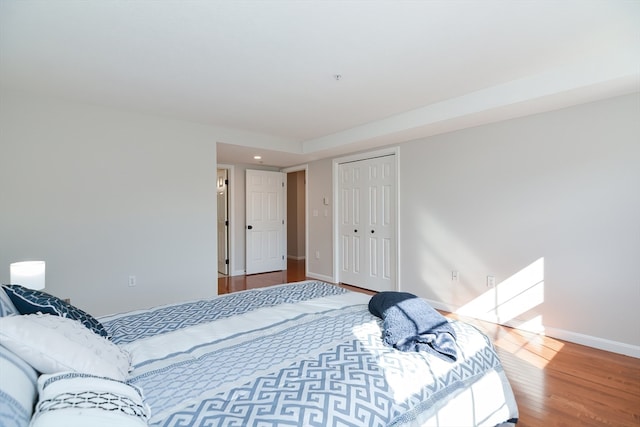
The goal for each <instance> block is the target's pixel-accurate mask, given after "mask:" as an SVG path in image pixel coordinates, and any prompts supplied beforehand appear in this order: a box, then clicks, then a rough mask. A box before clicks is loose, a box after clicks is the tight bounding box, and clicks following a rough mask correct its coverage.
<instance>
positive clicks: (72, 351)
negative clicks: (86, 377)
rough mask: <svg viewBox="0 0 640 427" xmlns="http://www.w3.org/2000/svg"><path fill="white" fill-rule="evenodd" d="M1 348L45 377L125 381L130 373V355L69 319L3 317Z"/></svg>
mask: <svg viewBox="0 0 640 427" xmlns="http://www.w3.org/2000/svg"><path fill="white" fill-rule="evenodd" d="M0 344H2V345H4V346H5V347H7V348H8V349H9V350H11V351H12V352H14V353H15V354H17V355H18V356H20V357H21V358H22V359H24V360H25V361H26V362H27V363H29V364H30V365H31V366H33V367H34V368H35V369H36V370H38V371H40V372H41V373H43V374H54V373H56V372H62V371H74V372H84V373H87V374H92V375H96V376H100V377H108V378H113V379H116V380H124V379H125V377H126V376H127V374H128V373H129V368H130V363H129V354H128V353H127V352H126V351H124V350H121V349H120V347H118V346H117V345H115V344H114V343H112V342H111V341H109V340H108V339H106V338H104V337H101V336H100V335H98V334H96V333H94V332H92V331H90V330H89V329H87V328H85V327H84V326H83V325H82V323H80V322H79V321H77V320H72V319H67V318H66V317H60V316H52V315H49V314H40V313H38V314H28V315H21V316H9V317H0Z"/></svg>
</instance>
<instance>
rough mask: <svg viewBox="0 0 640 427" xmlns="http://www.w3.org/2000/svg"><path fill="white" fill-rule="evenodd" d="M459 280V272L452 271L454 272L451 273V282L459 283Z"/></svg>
mask: <svg viewBox="0 0 640 427" xmlns="http://www.w3.org/2000/svg"><path fill="white" fill-rule="evenodd" d="M458 278H459V276H458V272H457V271H452V272H451V281H452V282H457V281H458Z"/></svg>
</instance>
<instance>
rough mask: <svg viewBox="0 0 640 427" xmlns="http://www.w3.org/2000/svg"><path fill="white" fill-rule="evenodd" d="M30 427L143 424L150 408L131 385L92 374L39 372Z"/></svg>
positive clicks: (133, 426)
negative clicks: (34, 408)
mask: <svg viewBox="0 0 640 427" xmlns="http://www.w3.org/2000/svg"><path fill="white" fill-rule="evenodd" d="M38 391H39V396H40V399H39V401H38V404H37V405H36V410H35V413H34V415H33V420H32V422H31V427H40V426H42V427H44V426H65V427H86V426H91V427H113V426H118V427H146V426H147V422H148V418H149V407H148V406H147V405H145V404H144V401H143V397H142V393H141V392H140V390H139V389H138V388H136V387H134V386H130V385H128V384H126V383H123V382H120V381H115V380H111V379H107V378H100V377H95V376H92V375H86V374H78V373H73V372H63V373H59V374H54V375H41V376H40V379H39V380H38Z"/></svg>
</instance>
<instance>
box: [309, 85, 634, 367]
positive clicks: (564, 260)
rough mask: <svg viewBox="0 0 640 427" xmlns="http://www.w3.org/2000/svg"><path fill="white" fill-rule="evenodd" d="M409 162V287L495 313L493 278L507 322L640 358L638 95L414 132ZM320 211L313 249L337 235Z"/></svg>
mask: <svg viewBox="0 0 640 427" xmlns="http://www.w3.org/2000/svg"><path fill="white" fill-rule="evenodd" d="M399 173H400V248H399V249H400V266H399V268H400V272H401V276H400V287H401V288H402V289H403V290H406V291H409V292H413V293H415V294H418V295H420V296H422V297H425V298H427V299H429V300H431V301H432V302H433V303H434V305H437V306H438V307H439V308H444V309H448V310H452V311H453V310H458V309H460V308H463V309H464V310H465V311H466V313H467V314H474V315H475V316H479V317H485V318H492V317H493V318H494V319H495V317H496V313H495V311H494V310H492V309H493V308H494V307H495V298H496V295H495V294H493V293H492V292H493V290H491V289H488V288H487V287H486V276H487V275H493V276H495V277H496V282H497V283H498V288H497V289H498V296H497V298H499V300H500V301H501V302H504V304H502V305H501V306H500V308H499V311H498V313H497V315H498V316H499V320H500V321H501V322H506V321H509V320H510V318H511V317H512V316H514V315H515V319H513V320H512V321H511V324H521V323H522V322H523V321H532V322H536V321H538V322H541V323H542V325H543V326H544V327H545V331H546V333H547V334H549V335H551V336H556V337H559V338H563V339H567V340H571V341H576V342H582V343H584V344H588V345H593V346H597V347H601V348H605V349H610V350H614V351H619V352H623V353H626V354H633V355H636V356H638V357H640V347H638V346H639V345H640V328H639V327H638V325H640V311H639V310H638V309H637V307H638V304H639V303H640V96H639V95H638V94H634V95H629V96H623V97H618V98H613V99H608V100H604V101H600V102H595V103H590V104H584V105H581V106H576V107H572V108H567V109H563V110H558V111H554V112H549V113H545V114H539V115H535V116H530V117H525V118H520V119H514V120H509V121H505V122H501V123H495V124H490V125H485V126H481V127H476V128H471V129H466V130H462V131H458V132H453V133H448V134H443V135H438V136H434V137H430V138H426V139H422V140H418V141H412V142H407V143H403V144H401V145H400V168H399ZM326 174H327V166H326V161H321V162H316V163H313V164H311V165H310V167H309V183H310V185H309V200H310V205H311V206H310V209H313V206H314V203H315V204H316V205H317V202H318V201H319V200H320V198H321V197H322V194H323V193H325V192H328V191H331V189H330V188H324V187H326V186H322V184H321V182H323V183H324V182H327V181H329V180H328V179H327V175H326ZM314 183H315V184H314ZM310 221H311V224H310V225H309V226H310V239H309V240H310V242H309V247H310V257H312V255H313V253H314V250H315V248H323V247H325V246H326V243H327V242H328V241H329V239H330V238H331V237H330V236H331V235H330V231H329V229H328V228H327V227H326V225H327V224H324V222H323V221H322V218H315V219H314V218H310ZM311 266H312V264H311V263H310V270H312V268H311ZM330 269H331V258H330V257H329V258H323V259H322V260H321V265H319V264H318V263H316V264H315V265H313V271H317V272H323V273H324V274H328V272H329V271H330ZM453 270H457V271H458V272H459V275H460V280H459V281H458V282H457V283H456V282H452V280H451V272H452V271H453ZM510 292H513V293H512V294H510ZM503 299H505V301H502V300H503ZM469 303H473V304H472V305H468V304H469ZM486 303H493V304H486Z"/></svg>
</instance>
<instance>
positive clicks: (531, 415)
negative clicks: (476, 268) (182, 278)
mask: <svg viewBox="0 0 640 427" xmlns="http://www.w3.org/2000/svg"><path fill="white" fill-rule="evenodd" d="M300 280H305V271H304V261H291V260H290V261H289V262H288V267H287V270H286V271H281V272H275V273H265V274H256V275H252V276H235V277H224V278H220V279H218V293H219V294H225V293H229V292H236V291H240V290H244V289H252V288H259V287H263V286H269V285H274V284H279V283H289V282H297V281H300ZM349 288H350V287H349ZM352 289H354V290H360V291H363V290H361V289H358V288H352ZM364 292H367V293H371V292H368V291H364ZM444 314H445V315H447V316H448V317H451V318H459V317H458V316H454V315H452V314H448V313H444ZM462 320H464V321H466V322H468V323H471V324H473V325H475V326H476V327H478V328H479V329H480V330H482V331H483V332H484V333H485V334H487V335H488V336H489V337H490V338H491V339H492V340H493V342H494V344H495V346H496V349H497V351H498V354H499V356H500V360H501V361H502V364H503V366H504V369H505V371H506V373H507V376H508V378H509V382H510V383H511V387H512V388H513V392H514V394H515V397H516V402H517V403H518V409H519V411H520V420H519V422H518V426H524V427H526V426H620V427H623V426H630V427H631V426H633V427H640V359H636V358H633V357H628V356H622V355H619V354H615V353H609V352H606V351H602V350H597V349H593V348H590V347H585V346H581V345H578V344H573V343H569V342H566V341H560V340H556V339H553V338H549V337H544V336H540V335H536V334H531V333H526V332H522V331H518V330H515V329H512V328H508V327H505V326H500V325H495V324H493V323H488V322H482V321H478V320H475V319H467V318H463V319H462Z"/></svg>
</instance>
